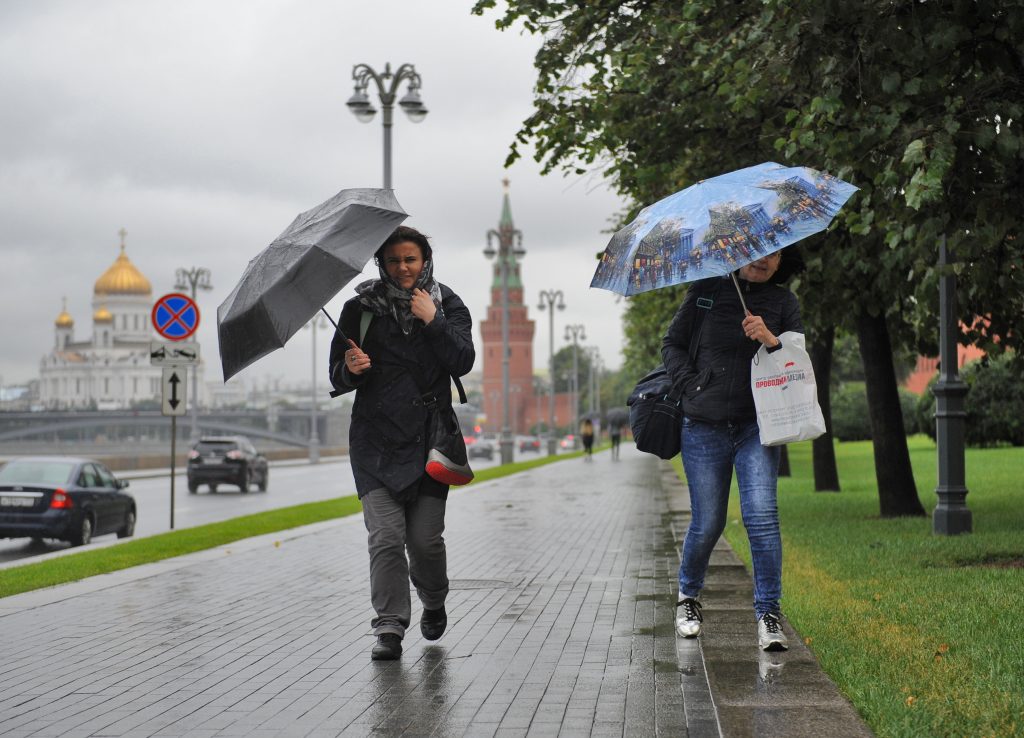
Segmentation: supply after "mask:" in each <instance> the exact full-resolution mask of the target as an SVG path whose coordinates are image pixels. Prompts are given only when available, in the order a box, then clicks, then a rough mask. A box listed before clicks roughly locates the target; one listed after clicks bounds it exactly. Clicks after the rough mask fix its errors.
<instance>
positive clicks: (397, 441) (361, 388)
mask: <svg viewBox="0 0 1024 738" xmlns="http://www.w3.org/2000/svg"><path fill="white" fill-rule="evenodd" d="M439 287H440V289H441V308H440V309H439V310H438V311H437V314H436V315H435V316H434V319H433V320H432V321H431V322H430V324H429V325H426V326H424V325H422V323H420V324H419V326H418V328H416V329H415V330H413V331H412V332H411V333H410V334H409V335H405V334H404V333H402V329H401V328H399V326H398V323H397V322H396V321H395V319H394V318H393V317H392V316H390V315H384V316H380V315H375V316H374V317H373V320H372V321H371V323H370V325H369V328H368V329H367V332H366V336H365V337H364V338H363V340H362V342H361V343H360V341H359V329H360V321H361V318H362V313H363V306H362V305H361V304H360V302H359V298H358V297H354V298H352V299H351V300H349V301H348V302H346V303H345V306H344V308H342V311H341V318H340V319H339V321H338V325H339V327H340V328H341V330H342V332H343V333H344V334H345V335H346V336H348V337H350V338H352V339H353V340H354V341H356V343H357V344H359V345H360V347H361V348H362V349H363V351H365V352H366V353H367V354H368V355H369V357H370V363H371V367H370V370H369V371H368V372H365V373H364V374H360V375H354V374H351V373H350V372H349V371H348V368H347V367H346V366H345V350H346V349H348V348H349V346H348V344H347V343H345V342H344V341H343V340H342V339H341V337H340V336H338V335H337V334H335V336H334V340H333V341H332V342H331V356H330V377H331V383H332V384H333V385H334V387H335V389H337V390H338V391H339V394H344V393H346V392H352V391H353V390H356V397H355V402H354V403H353V405H352V424H351V426H350V428H349V456H350V458H351V460H352V471H353V475H354V476H355V482H356V492H357V493H358V494H359V496H360V497H362V496H363V495H365V494H366V493H367V492H369V491H370V490H373V489H378V488H380V487H386V488H387V489H388V490H389V491H390V492H391V494H392V496H393V497H395V499H398V500H408V499H412V498H413V497H414V496H415V495H416V494H427V495H432V496H438V497H443V496H445V495H446V494H447V492H448V487H447V486H446V485H443V484H441V483H440V482H436V481H434V480H433V479H431V478H430V477H429V476H427V474H426V473H425V471H424V465H425V464H426V459H427V453H428V451H429V450H430V449H429V448H427V445H428V441H427V438H426V432H425V431H426V421H427V412H428V410H427V408H426V407H425V406H424V403H423V400H422V399H421V397H422V395H423V392H424V391H428V392H432V393H433V394H434V395H436V396H437V398H438V405H437V412H451V411H452V409H451V403H452V399H451V398H452V391H451V377H452V376H456V377H461V376H463V375H464V374H467V373H468V372H469V371H470V370H471V369H472V368H473V362H474V361H475V359H476V354H475V351H474V348H473V338H472V336H473V333H472V328H473V320H472V318H471V317H470V314H469V309H468V308H467V307H466V306H465V304H464V303H463V302H462V300H461V299H460V298H459V296H458V295H456V294H455V293H454V292H453V291H452V290H451V289H450V288H449V287H447V286H445V285H443V284H440V283H439Z"/></svg>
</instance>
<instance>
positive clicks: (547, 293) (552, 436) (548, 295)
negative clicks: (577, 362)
mask: <svg viewBox="0 0 1024 738" xmlns="http://www.w3.org/2000/svg"><path fill="white" fill-rule="evenodd" d="M556 307H557V308H558V309H559V310H565V299H564V296H563V295H562V291H561V290H541V293H540V302H539V303H537V309H538V310H547V311H548V375H549V377H550V379H551V392H550V393H549V394H548V433H547V436H548V456H554V455H555V454H557V453H558V438H557V437H556V433H555V308H556Z"/></svg>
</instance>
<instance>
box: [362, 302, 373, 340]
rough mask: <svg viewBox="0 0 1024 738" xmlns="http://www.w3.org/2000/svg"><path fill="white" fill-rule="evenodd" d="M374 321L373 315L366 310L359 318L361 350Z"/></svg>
mask: <svg viewBox="0 0 1024 738" xmlns="http://www.w3.org/2000/svg"><path fill="white" fill-rule="evenodd" d="M372 320H373V313H371V312H370V311H369V310H364V311H363V312H362V315H361V316H360V317H359V348H362V347H363V339H364V338H366V331H368V330H369V329H370V321H372Z"/></svg>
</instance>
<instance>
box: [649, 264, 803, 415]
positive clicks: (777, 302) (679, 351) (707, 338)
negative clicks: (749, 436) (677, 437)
mask: <svg viewBox="0 0 1024 738" xmlns="http://www.w3.org/2000/svg"><path fill="white" fill-rule="evenodd" d="M739 284H740V289H741V290H742V291H743V299H744V300H746V303H747V308H748V309H749V310H750V312H751V313H753V314H754V315H759V316H761V317H762V318H763V319H764V323H765V325H766V326H767V327H768V330H770V331H771V332H772V333H773V334H775V335H776V336H778V335H780V334H781V333H783V332H785V331H795V332H797V333H803V332H804V327H803V321H802V320H801V318H800V305H799V303H798V302H797V299H796V296H795V295H794V294H793V293H792V292H790V291H789V290H788V289H786V288H785V287H781V286H779V285H777V284H771V283H757V282H747V281H746V280H742V279H741V280H739ZM701 297H703V298H705V300H713V304H712V305H711V307H710V308H709V309H708V310H707V313H706V314H705V315H704V325H703V327H702V328H701V329H700V344H699V346H698V347H697V355H696V357H695V362H693V363H691V362H690V356H689V353H690V341H691V340H692V338H693V335H692V334H693V326H694V317H695V315H696V312H697V311H698V310H703V309H704V308H702V307H698V306H697V302H698V298H701ZM703 304H706V302H704V303H703ZM743 317H744V315H743V306H742V304H741V303H740V298H739V295H737V294H736V288H735V286H734V285H733V284H732V278H731V277H712V278H710V279H703V280H701V281H699V282H695V283H694V284H693V286H692V287H691V288H690V289H689V290H688V291H687V293H686V297H685V298H684V299H683V304H682V305H681V306H680V307H679V310H678V311H676V314H675V317H674V318H673V319H672V323H671V325H670V326H669V329H668V332H667V333H666V334H665V337H664V338H663V339H662V342H661V357H662V360H663V361H664V362H665V368H666V369H667V370H668V373H669V375H670V376H671V377H672V379H673V382H674V384H675V386H677V387H682V390H683V412H684V413H685V415H686V417H688V418H692V419H694V420H700V421H703V422H706V423H728V422H732V423H750V422H754V421H755V420H757V413H756V411H755V409H754V396H753V394H752V393H751V391H750V360H751V359H753V358H754V354H756V353H757V350H758V349H759V348H760V347H761V344H760V342H758V341H753V340H751V339H749V338H747V336H746V335H745V334H744V332H743V326H742V323H743ZM769 350H771V349H769Z"/></svg>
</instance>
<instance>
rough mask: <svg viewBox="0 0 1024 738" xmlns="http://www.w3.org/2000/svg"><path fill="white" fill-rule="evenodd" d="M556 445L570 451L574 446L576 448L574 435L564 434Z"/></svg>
mask: <svg viewBox="0 0 1024 738" xmlns="http://www.w3.org/2000/svg"><path fill="white" fill-rule="evenodd" d="M558 447H559V448H563V449H568V450H569V451H572V450H573V449H574V448H576V436H574V435H573V434H572V433H570V434H569V435H567V436H565V437H564V438H562V440H560V441H559V442H558Z"/></svg>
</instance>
